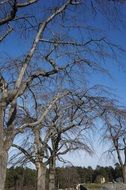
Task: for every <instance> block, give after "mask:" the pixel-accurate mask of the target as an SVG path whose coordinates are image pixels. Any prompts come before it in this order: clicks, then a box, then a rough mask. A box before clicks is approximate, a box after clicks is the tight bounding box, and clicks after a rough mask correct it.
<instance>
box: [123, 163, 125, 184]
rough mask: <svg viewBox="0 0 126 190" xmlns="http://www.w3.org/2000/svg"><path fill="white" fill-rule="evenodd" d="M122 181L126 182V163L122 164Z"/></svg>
mask: <svg viewBox="0 0 126 190" xmlns="http://www.w3.org/2000/svg"><path fill="white" fill-rule="evenodd" d="M123 182H124V183H126V164H124V165H123Z"/></svg>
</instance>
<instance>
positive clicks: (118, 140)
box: [103, 106, 126, 183]
mask: <svg viewBox="0 0 126 190" xmlns="http://www.w3.org/2000/svg"><path fill="white" fill-rule="evenodd" d="M104 122H105V128H104V130H105V131H104V135H103V139H104V140H106V141H108V142H109V143H110V144H111V148H110V149H109V150H108V152H109V153H111V154H113V153H114V152H116V154H117V158H118V162H119V164H120V166H121V168H122V175H123V180H124V183H126V142H125V140H126V129H125V123H126V110H125V109H122V108H120V109H119V108H118V107H115V106H114V107H109V109H108V110H106V113H105V115H104ZM122 153H123V154H122Z"/></svg>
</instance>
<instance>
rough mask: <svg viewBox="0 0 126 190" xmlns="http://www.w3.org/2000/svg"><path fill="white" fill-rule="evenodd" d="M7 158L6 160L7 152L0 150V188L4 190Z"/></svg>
mask: <svg viewBox="0 0 126 190" xmlns="http://www.w3.org/2000/svg"><path fill="white" fill-rule="evenodd" d="M7 160H8V156H7V153H6V152H3V151H0V190H4V185H5V180H6V168H7Z"/></svg>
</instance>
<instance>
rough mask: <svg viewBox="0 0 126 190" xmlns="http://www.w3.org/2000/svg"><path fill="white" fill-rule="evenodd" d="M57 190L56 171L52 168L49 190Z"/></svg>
mask: <svg viewBox="0 0 126 190" xmlns="http://www.w3.org/2000/svg"><path fill="white" fill-rule="evenodd" d="M55 189H56V188H55V169H54V168H51V169H50V171H49V190H55Z"/></svg>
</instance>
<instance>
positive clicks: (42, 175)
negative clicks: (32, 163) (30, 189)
mask: <svg viewBox="0 0 126 190" xmlns="http://www.w3.org/2000/svg"><path fill="white" fill-rule="evenodd" d="M37 190H46V167H45V166H44V165H42V164H39V163H38V164H37Z"/></svg>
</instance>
